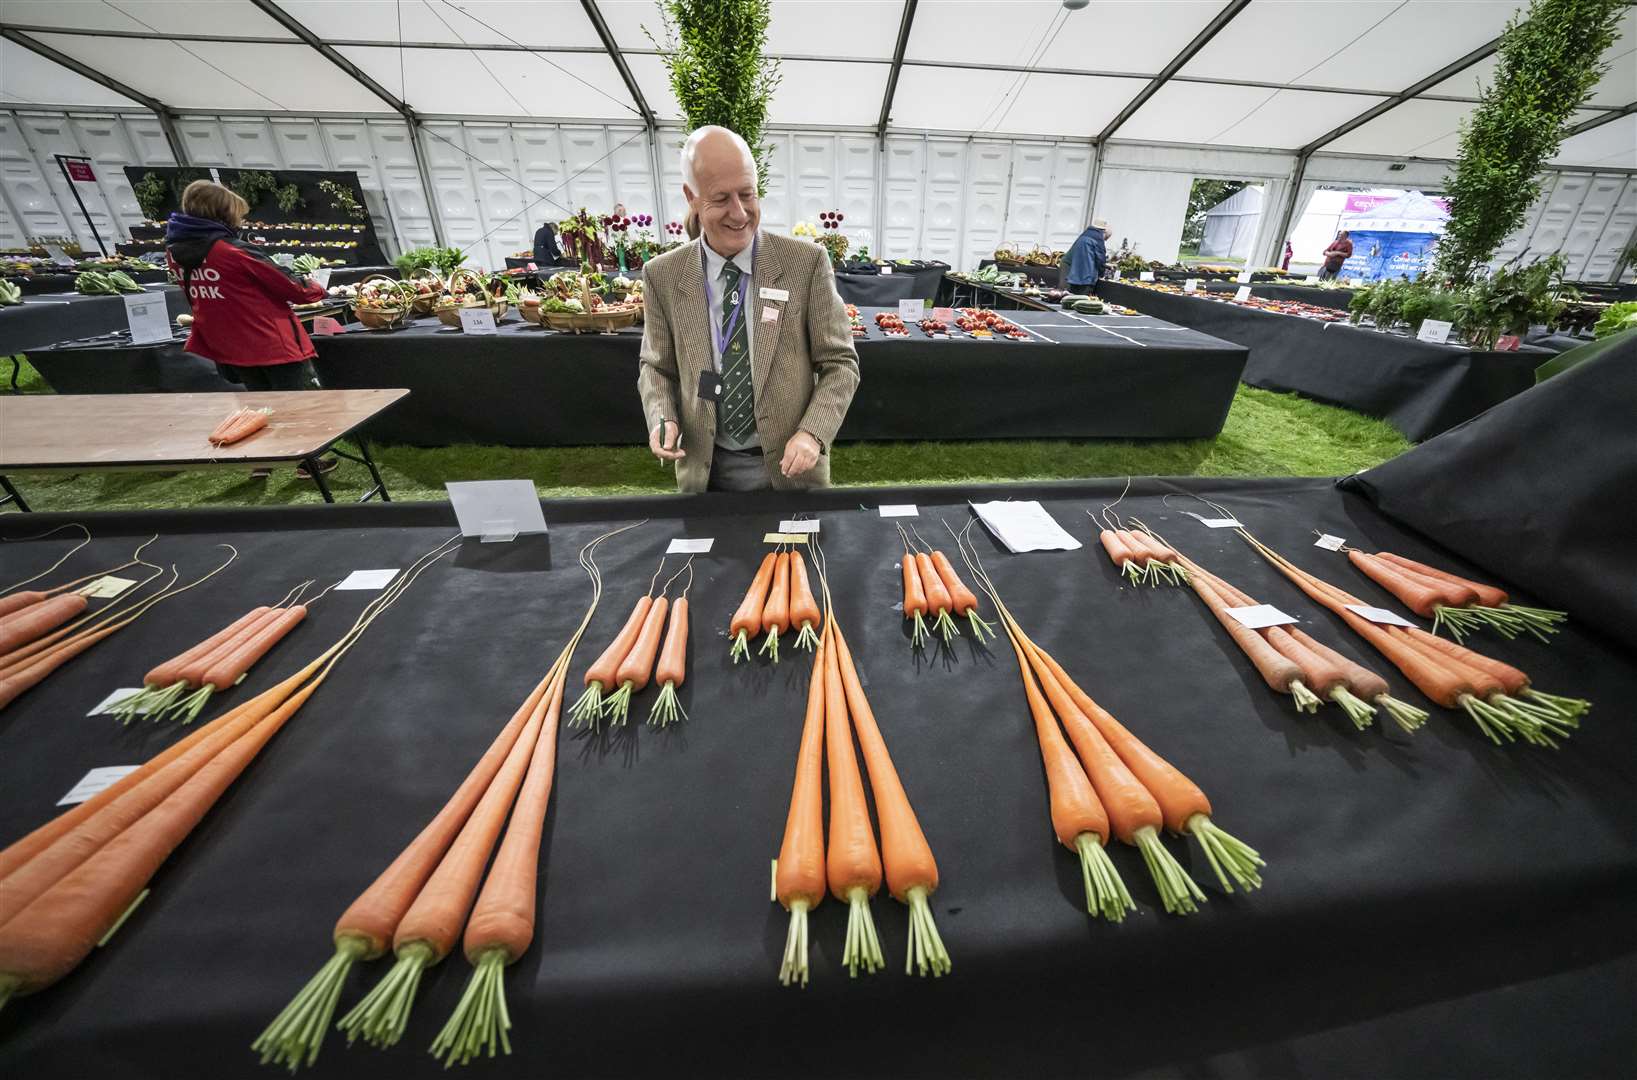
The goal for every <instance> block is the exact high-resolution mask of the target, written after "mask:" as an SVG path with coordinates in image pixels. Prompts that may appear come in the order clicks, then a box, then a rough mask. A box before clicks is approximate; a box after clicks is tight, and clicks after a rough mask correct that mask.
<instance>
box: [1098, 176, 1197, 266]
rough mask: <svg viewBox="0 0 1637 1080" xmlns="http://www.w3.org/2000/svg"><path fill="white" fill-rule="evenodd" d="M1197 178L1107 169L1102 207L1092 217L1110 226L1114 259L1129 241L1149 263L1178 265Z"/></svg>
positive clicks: (1100, 192)
mask: <svg viewBox="0 0 1637 1080" xmlns="http://www.w3.org/2000/svg"><path fill="white" fill-rule="evenodd" d="M1195 175H1196V174H1195V173H1192V172H1160V171H1157V170H1152V169H1125V168H1109V167H1107V166H1106V165H1105V166H1104V168H1103V171H1102V174H1101V176H1099V178H1098V180H1097V202H1096V204H1095V206H1094V207H1093V208H1092V212H1093V213H1094V214H1095V215H1096V216H1097V217H1100V218H1102V219H1103V220H1104V221H1107V222H1108V227H1109V229H1110V230H1112V231H1113V236H1112V237H1111V238H1110V239H1109V244H1108V246H1109V252H1110V254H1112V253H1113V252H1114V251H1116V250H1118V249H1119V247H1120V246H1121V244H1123V243H1125V242H1126V241H1130V244H1131V246H1132V248H1133V249H1135V250H1136V252H1137V254H1139V255H1141V256H1142V257H1143V258H1144V259H1158V260H1160V261H1161V262H1169V261H1171V260H1172V259H1175V258H1176V257H1177V249H1178V247H1179V246H1180V245H1181V243H1182V219H1183V217H1184V216H1185V214H1186V212H1187V209H1188V192H1189V191H1190V190H1191V189H1192V187H1193V184H1194V176H1195Z"/></svg>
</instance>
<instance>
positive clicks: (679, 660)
mask: <svg viewBox="0 0 1637 1080" xmlns="http://www.w3.org/2000/svg"><path fill="white" fill-rule="evenodd" d="M683 569H684V570H686V571H687V572H688V583H687V584H686V585H684V586H682V595H681V596H679V597H677V598H676V603H674V604H672V605H671V622H670V625H669V626H668V627H666V630H665V647H664V648H663V649H661V650H660V653H659V663H658V664H657V665H656V666H655V668H654V681H655V682H656V683H658V684H659V697H658V698H656V699H655V700H654V705H653V708H651V709H649V710H648V723H650V724H653V725H655V726H657V727H665V726H667V725H669V724H671V723H673V722H675V720H676V718H677V717H678V716H680V717H682V719H684V720H686V719H687V718H688V711H687V710H686V709H684V708H683V707H682V702H681V701H680V700H679V699H678V698H677V695H676V692H677V690H678V689H679V688H680V687H681V686H682V682H683V680H684V679H685V678H687V675H688V590H689V589H691V588H693V556H691V555H690V556H688V564H687V565H686V566H685V567H683ZM681 573H682V570H678V571H677V574H681ZM671 580H672V581H674V580H676V578H675V577H673V578H672V579H671ZM665 584H666V587H667V588H668V587H669V586H670V582H669V581H667V582H666V583H665Z"/></svg>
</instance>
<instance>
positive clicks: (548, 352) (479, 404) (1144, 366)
mask: <svg viewBox="0 0 1637 1080" xmlns="http://www.w3.org/2000/svg"><path fill="white" fill-rule="evenodd" d="M862 314H863V317H864V321H865V323H866V325H867V326H868V328H869V330H868V336H867V337H865V338H863V339H859V340H858V341H857V342H856V344H857V345H858V353H859V366H860V369H861V371H862V374H863V384H862V385H861V386H860V387H859V390H858V393H857V394H856V395H855V397H854V399H853V403H852V407H851V409H850V410H849V411H848V413H847V419H846V422H845V423H844V424H843V425H842V428H841V432H840V435H839V438H841V439H842V440H866V439H868V440H876V439H1008V438H1096V437H1113V438H1165V439H1183V438H1208V437H1210V436H1212V435H1215V434H1216V433H1217V432H1218V431H1220V430H1221V429H1222V423H1223V421H1224V420H1225V419H1226V418H1227V414H1228V408H1229V406H1230V405H1231V404H1232V401H1233V395H1234V392H1235V389H1236V387H1237V380H1238V378H1239V373H1240V371H1241V368H1242V366H1243V364H1244V356H1245V353H1244V350H1243V349H1240V348H1237V347H1235V346H1233V345H1230V344H1227V343H1226V342H1222V341H1217V340H1215V339H1213V338H1210V337H1207V336H1205V335H1203V334H1199V333H1195V332H1193V331H1189V330H1185V329H1181V328H1179V327H1174V326H1167V325H1166V324H1164V323H1161V322H1159V321H1157V320H1153V319H1142V318H1127V319H1120V318H1118V317H1114V316H1109V317H1105V318H1102V319H1078V318H1075V317H1072V316H1070V315H1068V314H1066V313H1063V312H1020V313H1018V315H1017V320H1016V321H1018V322H1019V323H1021V324H1023V325H1025V326H1029V327H1036V328H1038V330H1039V334H1038V335H1037V336H1036V337H1035V338H1032V339H1031V340H1029V341H1027V342H1013V341H1007V340H1004V339H999V340H992V341H974V340H971V339H966V338H960V337H957V338H954V339H930V338H927V337H926V336H925V335H923V334H922V333H921V332H920V330H919V329H912V330H911V335H912V336H911V337H909V338H907V339H890V338H887V337H885V336H884V335H883V334H882V333H881V332H880V331H879V330H878V329H877V328H876V327H875V323H874V318H873V316H874V310H863V311H862ZM1097 324H1101V328H1099V325H1097ZM641 340H642V338H641V330H640V328H632V329H630V330H625V331H622V332H620V333H617V334H583V335H574V334H555V333H550V332H547V331H543V330H541V329H539V328H538V327H534V326H529V325H527V324H525V323H523V322H521V321H520V320H518V319H517V317H516V315H515V314H513V315H509V316H508V317H507V320H506V321H504V322H502V323H501V325H500V333H498V334H496V335H495V336H493V337H468V336H465V335H462V334H461V333H460V331H458V330H450V329H447V328H444V327H443V326H442V325H441V324H439V323H438V322H436V321H435V320H430V319H423V320H421V321H419V322H418V323H416V324H414V325H412V326H410V327H409V328H407V329H404V330H397V331H364V330H358V329H354V330H350V331H348V332H347V333H345V334H340V335H337V336H334V337H325V338H317V339H315V342H314V343H315V345H316V346H317V348H318V359H317V361H316V362H315V363H316V366H317V368H318V374H319V378H320V380H321V381H322V382H323V384H324V385H325V386H327V387H334V388H341V389H347V388H363V387H385V386H403V387H408V388H409V389H411V390H412V391H414V393H413V394H412V395H411V396H410V398H409V400H408V401H407V402H405V403H404V407H403V408H402V409H398V410H394V411H393V412H392V413H389V414H387V415H386V416H383V417H381V419H380V421H379V426H372V427H371V429H370V432H369V434H370V437H371V438H374V439H377V440H380V441H385V442H397V443H411V444H414V445H417V446H444V445H448V444H450V443H465V442H473V443H498V444H501V445H506V446H580V445H594V444H601V443H632V442H637V441H640V440H641V439H642V436H643V422H642V410H641V403H640V402H639V400H638V398H637V393H636V379H637V353H638V349H639V346H640V344H641Z"/></svg>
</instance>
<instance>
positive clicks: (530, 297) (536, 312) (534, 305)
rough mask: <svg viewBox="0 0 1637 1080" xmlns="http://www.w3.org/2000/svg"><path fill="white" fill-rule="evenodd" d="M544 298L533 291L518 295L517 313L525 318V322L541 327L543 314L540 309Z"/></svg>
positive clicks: (522, 292) (526, 290) (525, 290)
mask: <svg viewBox="0 0 1637 1080" xmlns="http://www.w3.org/2000/svg"><path fill="white" fill-rule="evenodd" d="M541 301H542V297H541V296H540V294H539V293H537V292H535V291H534V290H533V289H524V290H522V291H521V292H519V293H518V295H517V313H518V314H519V315H521V316H523V321H524V322H529V323H533V324H534V325H535V326H539V325H541V323H540V317H541V315H542V314H543V313H542V311H541V308H540V305H541Z"/></svg>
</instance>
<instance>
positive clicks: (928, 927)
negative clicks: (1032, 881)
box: [831, 560, 950, 976]
mask: <svg viewBox="0 0 1637 1080" xmlns="http://www.w3.org/2000/svg"><path fill="white" fill-rule="evenodd" d="M917 561H919V560H917ZM833 621H834V620H833V619H832V622H833ZM831 641H832V642H833V643H834V645H835V647H836V652H837V654H838V655H839V656H840V659H841V686H842V690H843V692H844V693H845V695H846V699H847V708H848V711H849V712H850V713H851V714H852V720H853V726H854V728H856V729H857V731H858V745H859V748H860V749H861V750H863V751H864V765H865V767H866V768H868V769H869V773H870V793H871V794H872V795H874V796H875V816H876V820H877V821H879V822H880V824H881V857H882V862H883V863H884V864H885V867H886V874H887V891H888V892H890V893H892V895H893V897H894V898H895V899H897V900H898V901H900V902H901V903H904V904H907V905H909V911H910V922H909V925H910V937H909V948H908V951H907V952H906V954H905V957H904V974H906V975H908V974H909V973H910V972H911V971H914V970H918V971H919V972H920V974H922V975H925V974H926V973H927V972H928V971H930V972H931V973H932V974H933V975H934V976H938V975H947V974H948V973H949V967H950V965H949V950H948V949H946V948H944V943H943V939H942V938H941V937H940V936H939V935H938V924H937V923H936V922H935V921H934V920H933V918H932V907H931V905H930V904H928V903H927V898H928V897H929V896H931V895H932V894H933V893H934V892H937V891H938V863H937V861H936V860H934V859H933V857H932V845H930V844H928V843H927V840H926V834H925V833H923V832H922V831H921V822H920V819H918V818H917V817H916V816H915V809H914V807H912V806H910V803H909V795H908V794H906V793H905V791H904V785H903V782H902V781H901V780H899V779H898V770H897V769H896V768H895V767H894V766H893V763H892V755H891V754H889V753H888V752H887V743H886V740H885V739H883V738H882V737H881V729H880V728H879V727H878V726H877V725H876V722H875V713H874V711H873V710H872V709H871V708H870V702H869V699H868V698H867V697H865V695H864V685H863V683H861V682H860V681H859V678H858V669H857V668H855V667H854V666H853V654H852V651H851V650H850V649H848V648H847V639H846V638H845V637H843V636H842V633H841V628H840V627H836V628H835V629H834V630H833V632H832V633H831Z"/></svg>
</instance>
